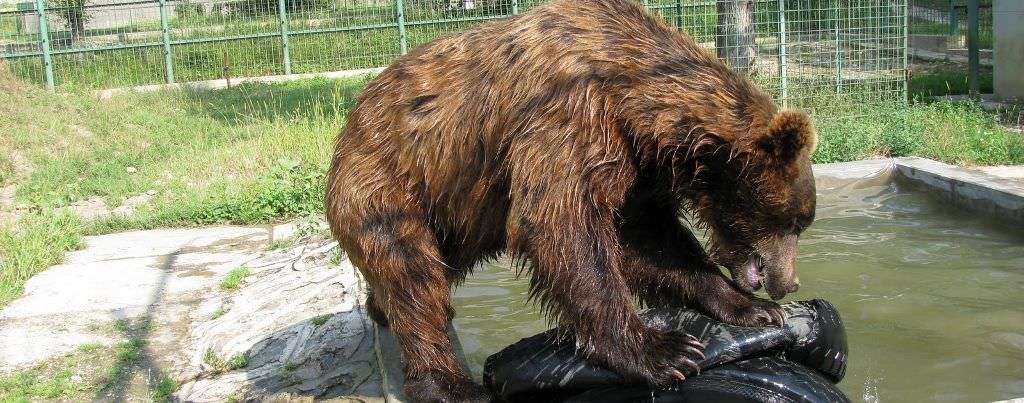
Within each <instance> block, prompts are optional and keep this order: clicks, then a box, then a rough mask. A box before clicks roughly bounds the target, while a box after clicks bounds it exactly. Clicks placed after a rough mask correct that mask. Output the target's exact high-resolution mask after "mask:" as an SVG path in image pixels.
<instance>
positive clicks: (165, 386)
mask: <svg viewBox="0 0 1024 403" xmlns="http://www.w3.org/2000/svg"><path fill="white" fill-rule="evenodd" d="M176 389H178V381H176V380H174V378H171V377H170V376H168V375H167V374H162V375H160V380H159V381H158V382H157V384H156V386H155V387H154V388H153V391H152V392H150V398H152V399H153V402H154V403H163V402H167V401H170V398H171V394H172V393H174V391H175V390H176Z"/></svg>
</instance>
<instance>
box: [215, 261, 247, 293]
mask: <svg viewBox="0 0 1024 403" xmlns="http://www.w3.org/2000/svg"><path fill="white" fill-rule="evenodd" d="M249 274H252V273H251V272H250V271H249V268H248V267H245V266H242V267H239V268H237V269H234V270H232V271H231V272H230V273H228V276H227V277H225V278H224V280H222V281H221V282H220V288H222V289H225V290H234V289H235V288H238V284H239V283H241V282H242V280H244V279H245V278H246V277H248V276H249Z"/></svg>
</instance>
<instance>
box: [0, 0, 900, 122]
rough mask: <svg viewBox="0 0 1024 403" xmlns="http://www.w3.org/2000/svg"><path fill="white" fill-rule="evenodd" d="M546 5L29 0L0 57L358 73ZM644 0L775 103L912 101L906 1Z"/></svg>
mask: <svg viewBox="0 0 1024 403" xmlns="http://www.w3.org/2000/svg"><path fill="white" fill-rule="evenodd" d="M918 1H920V0H918ZM44 2H45V3H44ZM545 2H546V1H544V0H129V1H124V0H48V2H47V0H31V1H30V2H26V3H20V4H18V6H17V9H14V10H8V11H2V12H0V60H4V61H5V62H6V63H5V64H6V65H7V68H8V69H10V70H12V71H13V72H14V73H15V74H17V75H19V76H21V77H23V78H25V79H28V80H31V81H35V82H38V83H40V84H41V85H42V84H45V85H48V86H50V87H51V88H52V87H53V86H58V87H60V86H71V87H88V88H110V87H123V86H132V85H141V84H154V83H164V82H167V83H171V82H183V81H196V80H210V79H219V78H224V77H226V76H232V77H240V76H265V75H277V74H291V73H313V72H327V71H341V70H353V69H361V68H369V67H379V66H385V65H387V64H388V63H390V62H391V61H392V60H393V59H394V58H396V57H398V56H399V55H401V54H404V53H406V52H407V51H408V50H409V49H412V48H414V47H416V46H418V45H420V44H423V43H426V42H428V41H430V40H432V39H434V38H437V37H439V36H441V35H445V34H448V33H451V32H457V31H461V30H464V29H467V28H469V27H472V26H473V25H476V24H479V23H481V22H483V21H487V20H493V19H500V18H505V17H508V16H511V15H515V14H518V13H521V12H525V11H528V10H529V9H531V8H533V7H536V6H538V5H540V4H542V3H545ZM642 3H643V4H644V5H645V6H646V7H647V8H649V9H650V10H651V11H652V12H654V13H656V14H658V15H660V16H661V17H663V18H665V20H666V21H667V22H668V23H669V24H671V25H672V26H673V27H676V28H678V29H680V30H682V31H685V32H687V33H689V34H690V35H692V36H693V37H694V38H695V39H696V40H697V41H698V42H699V43H701V44H702V45H703V46H705V47H706V48H708V49H709V50H711V51H713V52H717V54H718V55H719V57H722V58H723V59H725V60H727V61H728V62H730V63H732V64H733V65H734V66H736V67H737V68H739V69H741V70H743V71H746V72H747V73H748V74H749V75H750V76H751V77H752V78H753V79H754V80H755V81H756V82H758V83H759V84H760V85H761V86H762V87H763V88H764V89H766V90H767V91H769V92H770V93H771V94H772V95H773V96H774V97H776V99H777V100H778V101H779V102H780V103H784V104H787V105H793V106H798V107H803V108H805V109H809V110H811V111H812V113H816V114H818V115H820V116H824V117H849V116H855V115H857V112H856V110H857V109H856V106H858V105H861V104H863V103H864V102H869V101H871V102H874V101H881V102H888V101H896V102H900V101H904V102H905V100H906V98H905V97H906V81H905V71H906V66H907V52H906V49H907V41H908V36H907V19H908V13H907V11H908V7H907V6H908V5H907V3H906V0H644V1H642Z"/></svg>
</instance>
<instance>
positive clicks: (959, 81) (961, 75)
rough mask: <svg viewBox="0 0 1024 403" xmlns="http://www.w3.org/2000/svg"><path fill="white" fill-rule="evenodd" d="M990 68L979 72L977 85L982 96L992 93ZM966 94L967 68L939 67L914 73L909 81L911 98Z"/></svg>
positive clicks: (959, 66)
mask: <svg viewBox="0 0 1024 403" xmlns="http://www.w3.org/2000/svg"><path fill="white" fill-rule="evenodd" d="M992 77H993V75H992V68H991V67H985V68H982V69H981V70H980V71H979V74H978V81H979V82H978V84H979V87H980V89H981V93H983V94H991V93H992V89H993V87H992V80H993V78H992ZM967 93H968V85H967V66H964V65H939V66H936V67H924V68H922V69H920V70H916V69H915V71H914V75H913V77H912V78H911V80H910V96H911V98H919V99H920V98H924V97H930V96H941V95H963V94H967Z"/></svg>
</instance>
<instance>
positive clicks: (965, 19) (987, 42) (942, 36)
mask: <svg viewBox="0 0 1024 403" xmlns="http://www.w3.org/2000/svg"><path fill="white" fill-rule="evenodd" d="M968 3H969V1H968V0H910V20H909V24H910V27H909V28H910V36H911V38H910V52H911V55H912V56H914V57H920V58H923V59H940V60H954V61H957V60H960V59H962V60H963V61H966V60H967V45H968V44H967V36H968V35H967V34H968V25H969V23H970V18H969V17H970V16H969V13H968ZM977 3H978V17H977V23H978V46H979V48H980V49H982V54H981V57H982V59H989V60H991V57H992V43H993V40H992V0H977Z"/></svg>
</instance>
